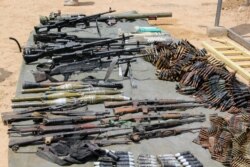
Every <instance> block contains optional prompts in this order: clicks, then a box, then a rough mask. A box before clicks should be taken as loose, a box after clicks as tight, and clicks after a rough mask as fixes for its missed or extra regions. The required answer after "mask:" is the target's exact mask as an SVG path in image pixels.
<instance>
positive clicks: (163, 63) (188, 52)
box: [145, 40, 249, 113]
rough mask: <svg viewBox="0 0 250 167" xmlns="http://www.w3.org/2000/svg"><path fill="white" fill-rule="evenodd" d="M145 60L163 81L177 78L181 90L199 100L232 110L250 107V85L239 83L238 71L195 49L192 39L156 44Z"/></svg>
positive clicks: (178, 90) (149, 50)
mask: <svg viewBox="0 0 250 167" xmlns="http://www.w3.org/2000/svg"><path fill="white" fill-rule="evenodd" d="M147 53H148V56H146V57H145V60H147V61H149V62H151V63H152V64H153V65H155V66H156V68H157V71H156V75H157V76H158V78H159V79H161V80H167V81H177V82H179V84H178V85H177V86H176V90H177V92H179V93H181V94H186V95H193V96H194V97H195V98H196V99H197V100H199V101H201V102H204V103H207V104H210V105H211V106H212V107H216V108H220V110H221V111H228V112H231V113H237V112H240V110H239V109H240V108H243V107H244V108H246V107H249V102H248V101H249V88H248V87H246V86H245V85H243V84H241V83H239V82H238V81H237V80H236V78H235V73H230V72H228V71H227V70H226V69H225V67H224V65H223V64H222V63H221V62H219V61H217V60H216V59H214V58H212V57H209V56H207V55H206V51H205V50H204V49H202V50H199V49H197V48H195V47H194V46H193V45H192V44H190V43H189V42H188V41H185V40H181V41H179V42H176V43H156V44H155V48H154V49H148V50H147Z"/></svg>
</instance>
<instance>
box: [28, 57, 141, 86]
mask: <svg viewBox="0 0 250 167" xmlns="http://www.w3.org/2000/svg"><path fill="white" fill-rule="evenodd" d="M144 56H145V55H141V56H131V57H126V58H118V59H113V60H112V61H111V60H102V59H101V58H93V59H90V60H82V61H78V62H73V63H68V64H62V65H58V66H56V67H54V68H51V64H50V65H49V67H46V66H44V64H43V66H38V69H39V70H38V71H36V72H33V76H34V79H35V81H36V82H41V81H45V80H47V79H49V80H52V81H54V80H56V79H55V78H53V77H52V76H54V75H60V74H62V75H63V76H64V81H67V80H68V79H69V77H70V75H72V74H73V73H75V72H87V71H92V70H94V69H96V68H107V67H110V65H111V63H112V64H127V69H126V71H129V68H130V63H131V62H135V61H136V60H135V59H136V58H140V57H144ZM125 74H127V72H126V73H125ZM56 81H57V80H56Z"/></svg>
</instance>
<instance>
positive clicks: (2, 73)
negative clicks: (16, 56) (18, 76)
mask: <svg viewBox="0 0 250 167" xmlns="http://www.w3.org/2000/svg"><path fill="white" fill-rule="evenodd" d="M11 74H12V72H9V71H6V70H5V69H3V68H0V82H3V81H4V80H5V79H6V78H8V77H9V76H10V75H11Z"/></svg>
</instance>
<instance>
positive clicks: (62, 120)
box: [43, 115, 116, 125]
mask: <svg viewBox="0 0 250 167" xmlns="http://www.w3.org/2000/svg"><path fill="white" fill-rule="evenodd" d="M113 117H116V116H93V115H86V116H75V117H57V118H44V119H43V124H44V125H62V124H63V125H66V124H74V123H81V122H92V121H97V120H101V119H106V118H113Z"/></svg>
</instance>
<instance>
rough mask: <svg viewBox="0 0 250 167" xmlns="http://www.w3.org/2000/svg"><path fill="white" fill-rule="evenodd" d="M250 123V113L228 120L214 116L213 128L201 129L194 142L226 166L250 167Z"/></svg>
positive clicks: (211, 119)
mask: <svg viewBox="0 0 250 167" xmlns="http://www.w3.org/2000/svg"><path fill="white" fill-rule="evenodd" d="M249 121H250V114H249V113H244V114H237V115H233V116H230V117H226V118H224V117H219V116H217V115H212V116H210V122H211V127H209V128H203V129H201V131H200V134H199V135H198V137H197V139H195V140H194V142H195V143H197V144H200V145H201V146H202V147H204V148H208V149H209V151H210V153H211V156H212V158H213V159H215V160H217V161H219V162H221V163H223V165H225V166H234V167H242V166H250V158H249V156H250V154H249V145H250V133H249V130H248V129H249ZM218 148H220V149H218ZM247 150H248V151H247Z"/></svg>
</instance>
